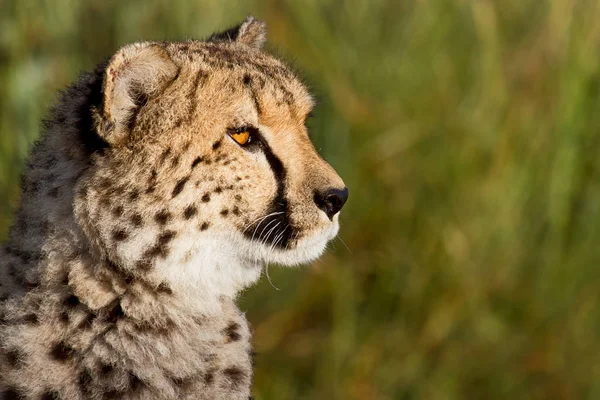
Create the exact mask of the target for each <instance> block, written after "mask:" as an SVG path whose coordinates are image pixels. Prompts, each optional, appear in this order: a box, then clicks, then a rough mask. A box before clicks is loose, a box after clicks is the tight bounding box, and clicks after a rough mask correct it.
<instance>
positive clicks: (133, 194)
mask: <svg viewBox="0 0 600 400" xmlns="http://www.w3.org/2000/svg"><path fill="white" fill-rule="evenodd" d="M139 197H140V191H139V190H137V189H133V190H132V191H131V193H129V200H131V201H135V200H137V199H138V198H139Z"/></svg>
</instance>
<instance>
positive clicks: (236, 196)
mask: <svg viewBox="0 0 600 400" xmlns="http://www.w3.org/2000/svg"><path fill="white" fill-rule="evenodd" d="M234 199H236V200H237V201H240V200H242V195H240V194H236V195H235V197H234Z"/></svg>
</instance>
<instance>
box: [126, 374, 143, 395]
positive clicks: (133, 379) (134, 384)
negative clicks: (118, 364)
mask: <svg viewBox="0 0 600 400" xmlns="http://www.w3.org/2000/svg"><path fill="white" fill-rule="evenodd" d="M144 386H146V384H145V383H144V382H142V380H141V379H140V378H138V377H137V376H136V375H135V374H133V373H132V372H130V373H129V390H131V391H132V392H136V391H138V390H140V389H141V388H142V387H144Z"/></svg>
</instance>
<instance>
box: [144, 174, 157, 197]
mask: <svg viewBox="0 0 600 400" xmlns="http://www.w3.org/2000/svg"><path fill="white" fill-rule="evenodd" d="M157 177H158V174H157V173H156V170H155V169H153V170H152V171H151V172H150V177H149V178H148V188H147V189H146V193H148V194H149V193H154V191H155V190H156V180H157Z"/></svg>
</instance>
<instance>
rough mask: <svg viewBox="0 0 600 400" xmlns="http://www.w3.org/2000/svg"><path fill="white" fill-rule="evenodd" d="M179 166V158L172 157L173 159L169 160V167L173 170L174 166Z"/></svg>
mask: <svg viewBox="0 0 600 400" xmlns="http://www.w3.org/2000/svg"><path fill="white" fill-rule="evenodd" d="M178 165H179V156H175V157H173V159H172V160H171V167H172V168H175V167H176V166H178Z"/></svg>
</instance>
